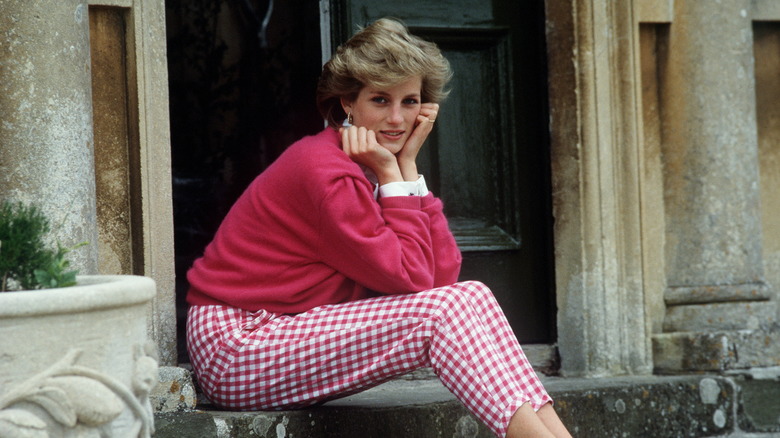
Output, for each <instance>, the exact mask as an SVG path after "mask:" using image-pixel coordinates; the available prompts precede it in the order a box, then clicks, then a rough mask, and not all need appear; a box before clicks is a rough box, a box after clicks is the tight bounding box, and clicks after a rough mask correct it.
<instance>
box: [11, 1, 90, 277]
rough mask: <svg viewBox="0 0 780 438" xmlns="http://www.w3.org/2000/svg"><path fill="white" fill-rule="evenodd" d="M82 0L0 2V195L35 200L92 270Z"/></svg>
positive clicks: (85, 269)
mask: <svg viewBox="0 0 780 438" xmlns="http://www.w3.org/2000/svg"><path fill="white" fill-rule="evenodd" d="M88 25H89V20H88V16H87V2H86V0H0V198H2V199H13V200H17V201H22V202H24V203H27V204H36V205H38V206H39V207H40V208H41V209H42V210H43V211H44V212H45V213H46V214H47V215H48V216H49V218H50V220H51V225H52V228H53V229H54V235H55V239H56V240H58V241H59V242H60V243H61V244H62V245H64V246H71V245H74V244H76V243H79V242H83V241H87V242H89V245H88V246H85V247H82V248H80V249H78V250H77V251H75V252H73V253H72V254H71V257H70V260H71V261H72V262H73V265H74V267H75V268H77V269H79V270H80V273H81V274H94V273H97V243H98V237H97V228H96V212H95V170H94V158H93V139H92V91H91V78H90V50H89V27H88Z"/></svg>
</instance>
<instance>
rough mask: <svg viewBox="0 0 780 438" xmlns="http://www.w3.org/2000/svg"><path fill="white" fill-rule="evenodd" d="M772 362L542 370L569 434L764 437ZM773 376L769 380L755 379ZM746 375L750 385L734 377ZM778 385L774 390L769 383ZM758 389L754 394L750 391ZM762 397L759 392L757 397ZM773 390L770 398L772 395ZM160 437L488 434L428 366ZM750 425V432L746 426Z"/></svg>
mask: <svg viewBox="0 0 780 438" xmlns="http://www.w3.org/2000/svg"><path fill="white" fill-rule="evenodd" d="M777 376H780V371H778V372H777V373H775V374H772V373H770V377H766V376H765V375H759V377H760V378H759V377H756V376H755V375H752V376H751V375H745V374H740V375H732V376H719V375H689V376H644V377H620V378H599V379H569V378H544V379H543V380H544V383H545V386H546V387H547V389H548V390H549V391H550V393H551V395H552V396H553V398H554V399H555V400H556V403H557V406H556V409H557V410H558V412H559V414H560V416H561V418H562V419H563V421H564V422H565V423H566V424H567V425H568V426H569V427H570V429H571V431H572V432H573V434H574V436H588V437H623V436H632V437H633V436H636V437H638V436H657V437H667V436H675V437H715V436H718V437H733V438H736V437H748V436H750V437H769V436H776V435H771V434H768V433H769V432H770V431H774V430H778V429H777V426H778V424H777V420H775V422H774V423H772V413H771V409H774V408H775V405H777V404H778V403H776V402H774V401H772V403H775V404H772V405H769V410H767V409H766V408H767V402H766V401H765V399H766V398H769V399H770V400H771V399H772V397H773V395H774V394H777V392H772V391H780V378H777ZM761 379H763V381H764V382H772V384H773V385H774V386H772V387H771V388H770V393H771V394H767V391H766V390H767V385H761V384H760V382H759V383H756V382H758V381H759V380H761ZM744 382H753V384H752V385H746V386H744V387H743V386H740V384H741V383H744ZM774 388H776V389H774ZM757 389H759V390H761V391H763V392H762V394H759V397H755V396H753V394H754V393H755V392H756V390H757ZM761 397H764V398H761ZM774 398H777V397H776V396H774ZM155 418H156V427H157V433H156V434H155V437H156V438H166V437H182V436H187V437H193V438H200V437H209V438H227V437H231V438H240V437H253V438H263V437H273V438H277V437H288V438H289V437H292V438H296V437H339V438H351V437H361V438H366V437H368V438H370V437H377V438H383V437H405V438H407V437H408V438H415V437H420V438H423V437H424V438H429V437H432V438H438V437H442V438H443V437H446V438H450V437H455V438H458V437H469V438H471V437H476V438H483V437H485V438H487V437H492V436H493V435H492V434H491V433H490V431H489V430H488V429H487V428H486V427H485V426H483V425H482V424H480V423H479V422H478V421H477V420H476V419H475V418H474V417H472V416H471V415H470V414H469V413H468V411H467V410H466V409H465V408H464V407H463V406H462V405H461V404H460V403H459V402H458V401H457V400H456V399H455V398H454V396H452V394H450V393H449V391H447V389H446V388H444V387H443V386H442V385H441V384H440V383H439V381H438V380H437V379H435V378H431V376H430V375H426V374H424V373H423V374H417V375H416V376H415V377H413V378H401V379H398V380H394V381H391V382H388V383H385V384H383V385H380V386H378V387H376V388H372V389H369V390H367V391H364V392H362V393H359V394H356V395H353V396H350V397H345V398H342V399H339V400H334V401H331V402H328V403H326V404H324V405H322V406H318V407H315V408H311V409H305V410H300V411H279V412H227V411H220V410H214V409H207V407H205V406H204V407H203V409H202V410H198V411H189V412H178V413H158V414H157V415H156V417H155ZM748 431H749V432H750V433H749V432H748Z"/></svg>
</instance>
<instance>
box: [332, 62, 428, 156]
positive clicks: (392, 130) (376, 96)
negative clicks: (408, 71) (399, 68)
mask: <svg viewBox="0 0 780 438" xmlns="http://www.w3.org/2000/svg"><path fill="white" fill-rule="evenodd" d="M421 88H422V79H421V78H420V77H419V76H413V77H411V78H409V79H407V80H406V81H404V82H401V83H400V84H398V85H396V86H394V87H390V88H381V89H380V88H375V87H372V86H370V85H369V86H365V87H363V89H362V90H360V93H358V96H357V98H356V99H355V101H354V102H342V105H343V107H344V111H345V112H347V113H352V124H353V125H355V126H363V127H365V128H366V129H369V130H372V131H374V133H375V134H376V140H377V142H379V144H380V145H382V146H383V147H384V148H385V149H387V150H389V151H390V152H392V153H393V154H397V153H398V152H399V151H400V150H401V148H403V146H404V144H405V143H406V140H407V139H408V138H409V136H410V135H411V134H412V131H413V130H414V128H415V125H416V122H417V115H418V114H420V104H421V102H420V91H421Z"/></svg>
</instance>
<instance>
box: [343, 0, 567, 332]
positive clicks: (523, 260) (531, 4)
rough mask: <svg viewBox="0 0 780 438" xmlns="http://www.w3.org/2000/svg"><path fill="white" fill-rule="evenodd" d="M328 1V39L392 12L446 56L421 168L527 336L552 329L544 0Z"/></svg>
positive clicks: (471, 267) (468, 270) (468, 262)
mask: <svg viewBox="0 0 780 438" xmlns="http://www.w3.org/2000/svg"><path fill="white" fill-rule="evenodd" d="M519 4H520V2H517V0H494V1H492V2H489V1H478V0H460V1H458V0H425V1H419V0H401V1H387V0H331V3H330V4H329V11H328V13H329V15H330V20H329V21H330V25H331V29H330V32H331V42H332V44H333V45H334V46H335V45H338V44H339V43H341V42H343V41H344V40H345V39H346V38H347V37H348V36H349V35H351V34H352V33H353V32H354V31H355V30H356V29H357V26H362V25H365V24H367V23H369V22H371V21H373V20H375V19H377V18H380V17H396V18H399V19H401V20H402V21H404V23H406V25H407V26H409V28H410V30H411V31H412V32H413V33H415V34H417V35H419V36H422V37H424V38H426V39H429V40H432V41H435V42H436V43H437V44H438V45H439V46H440V47H441V48H442V50H443V51H444V53H445V56H446V57H447V58H448V59H449V61H450V63H451V64H452V67H453V70H454V72H455V76H454V78H453V82H452V93H451V94H450V97H449V98H448V99H447V100H446V101H445V102H444V103H443V105H442V109H441V111H440V113H439V116H438V117H437V121H436V128H435V129H434V132H433V134H432V136H431V138H430V140H429V142H428V144H427V145H426V146H425V147H424V149H423V153H422V155H423V156H422V157H421V158H420V160H421V162H420V167H421V169H422V172H424V174H425V177H426V180H427V181H428V183H429V186H430V187H431V189H432V190H433V191H434V193H436V194H437V195H439V196H440V197H441V198H442V200H443V201H444V203H445V211H446V213H447V215H448V217H449V218H450V222H451V227H452V229H453V232H454V233H455V235H456V238H457V239H458V243H459V245H460V246H461V249H462V251H463V253H464V266H463V272H462V274H461V279H462V280H480V281H482V282H484V283H486V284H487V285H488V286H490V287H491V289H492V290H493V291H494V293H495V294H496V296H497V298H498V300H499V301H500V302H501V304H502V306H503V307H504V309H505V312H506V313H507V316H508V318H509V321H510V323H511V324H512V327H513V328H514V330H515V332H516V333H517V335H518V337H519V338H520V340H521V341H522V342H525V343H553V342H554V339H555V318H554V314H555V313H554V303H555V300H554V293H553V281H552V242H551V231H550V230H551V220H552V219H551V207H550V203H549V200H550V188H549V187H550V185H549V168H550V167H549V146H548V145H549V142H548V135H547V126H548V123H547V117H548V116H547V111H546V101H547V95H546V89H547V76H546V69H545V56H544V53H545V48H544V4H543V1H542V0H532V1H529V0H526V1H524V2H522V5H523V6H522V7H521V6H519Z"/></svg>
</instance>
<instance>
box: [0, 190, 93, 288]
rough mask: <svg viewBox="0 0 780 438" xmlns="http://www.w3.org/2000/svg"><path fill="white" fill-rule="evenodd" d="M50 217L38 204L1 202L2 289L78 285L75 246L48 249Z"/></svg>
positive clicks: (0, 269)
mask: <svg viewBox="0 0 780 438" xmlns="http://www.w3.org/2000/svg"><path fill="white" fill-rule="evenodd" d="M49 231H51V228H50V227H49V220H48V219H47V218H46V216H45V215H44V214H43V213H42V212H41V211H40V210H38V209H37V208H36V207H34V206H25V205H23V204H22V203H11V202H8V201H4V202H3V203H2V205H0V292H2V291H7V290H9V289H12V288H15V289H41V288H51V287H64V286H69V285H73V284H75V280H76V274H77V271H68V267H69V266H70V262H68V260H66V259H65V256H66V254H67V253H69V252H70V251H72V250H73V249H76V248H78V247H79V246H82V245H84V244H80V245H76V246H74V247H72V248H63V247H62V246H60V245H59V244H58V245H57V246H58V248H57V251H53V250H52V249H50V248H47V246H46V243H45V241H44V239H45V237H46V234H47V233H48V232H49Z"/></svg>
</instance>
